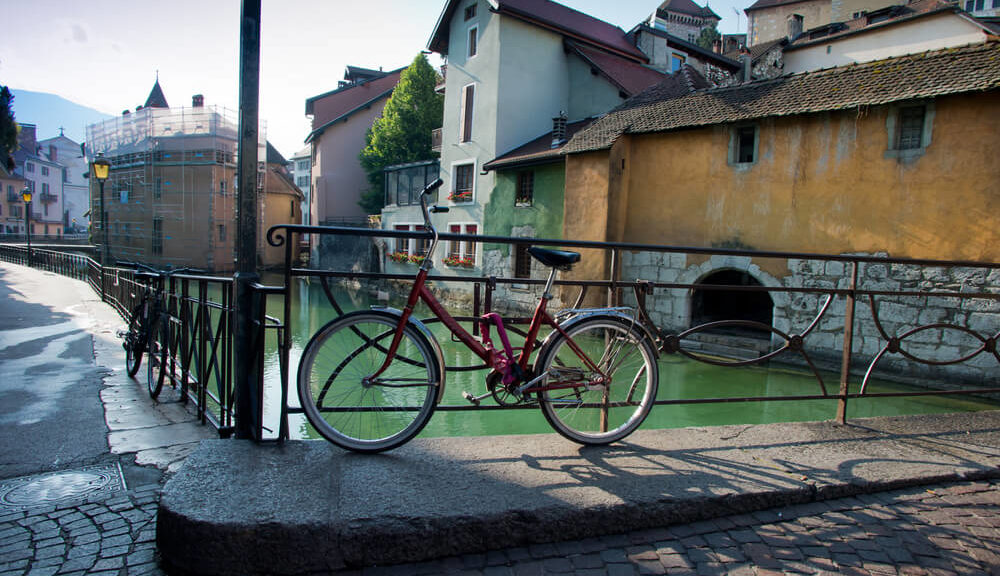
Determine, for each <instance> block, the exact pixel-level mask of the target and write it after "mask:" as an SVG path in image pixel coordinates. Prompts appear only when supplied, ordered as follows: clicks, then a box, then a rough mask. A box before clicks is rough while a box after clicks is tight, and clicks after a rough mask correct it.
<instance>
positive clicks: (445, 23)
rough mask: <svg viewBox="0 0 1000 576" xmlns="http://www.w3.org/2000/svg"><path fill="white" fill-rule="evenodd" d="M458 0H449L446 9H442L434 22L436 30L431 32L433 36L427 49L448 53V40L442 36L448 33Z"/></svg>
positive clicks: (445, 54) (443, 53) (442, 53)
mask: <svg viewBox="0 0 1000 576" xmlns="http://www.w3.org/2000/svg"><path fill="white" fill-rule="evenodd" d="M458 1H459V0H449V1H448V2H447V3H446V4H445V5H444V9H442V10H441V14H440V15H439V16H438V19H437V23H436V24H434V30H433V31H432V32H431V38H430V40H428V41H427V49H428V50H430V51H431V52H437V53H438V54H441V55H443V56H447V55H448V41H447V40H446V39H444V38H442V36H447V35H448V27H449V25H450V23H451V18H452V16H453V15H454V14H455V7H456V5H457V4H458Z"/></svg>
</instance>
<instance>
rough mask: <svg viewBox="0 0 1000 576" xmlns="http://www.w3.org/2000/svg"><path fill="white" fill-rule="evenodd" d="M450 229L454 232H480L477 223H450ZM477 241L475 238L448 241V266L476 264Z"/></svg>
mask: <svg viewBox="0 0 1000 576" xmlns="http://www.w3.org/2000/svg"><path fill="white" fill-rule="evenodd" d="M448 231H449V232H451V233H452V234H470V235H475V234H478V233H479V225H477V224H449V225H448ZM476 244H477V243H476V241H475V240H450V241H449V242H448V257H447V258H445V260H444V263H445V265H448V266H461V267H464V268H471V267H473V266H475V265H476Z"/></svg>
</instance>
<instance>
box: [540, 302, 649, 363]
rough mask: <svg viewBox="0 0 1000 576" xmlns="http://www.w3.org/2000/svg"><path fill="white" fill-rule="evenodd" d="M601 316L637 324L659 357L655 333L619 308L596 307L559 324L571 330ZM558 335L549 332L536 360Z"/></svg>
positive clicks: (556, 332)
mask: <svg viewBox="0 0 1000 576" xmlns="http://www.w3.org/2000/svg"><path fill="white" fill-rule="evenodd" d="M599 318H614V319H615V320H620V321H622V322H625V323H626V324H631V325H633V326H635V327H636V328H637V329H638V330H639V332H640V333H642V334H643V335H644V336H645V337H646V338H649V341H650V343H651V344H652V345H653V354H655V358H659V356H660V351H659V350H658V349H657V347H656V339H655V338H653V335H652V334H650V333H649V330H647V329H646V327H645V326H643V325H642V323H640V322H638V321H636V319H635V318H633V317H632V316H630V315H628V314H625V313H624V312H619V311H617V310H611V309H606V310H605V309H595V310H594V311H586V312H581V313H580V314H576V315H573V316H571V317H570V318H569V320H566V321H565V322H562V323H561V324H559V326H560V327H561V328H562V329H563V330H569V329H570V328H572V327H573V326H575V325H577V324H579V323H580V322H583V321H585V320H594V319H599ZM558 335H559V332H558V331H556V330H553V331H552V332H550V333H549V335H548V336H546V337H545V340H543V341H542V343H541V344H540V345H539V346H538V350H539V353H538V355H537V356H535V360H536V361H537V359H538V358H540V357H541V356H542V353H541V351H542V350H545V349H546V348H547V347H548V346H550V345H551V344H552V340H554V339H555V337H556V336H558ZM536 370H537V368H536Z"/></svg>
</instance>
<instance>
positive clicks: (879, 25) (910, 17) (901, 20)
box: [784, 6, 985, 52]
mask: <svg viewBox="0 0 1000 576" xmlns="http://www.w3.org/2000/svg"><path fill="white" fill-rule="evenodd" d="M945 12H953V13H958V14H959V15H961V9H960V8H959V7H958V6H944V7H941V8H938V9H936V10H931V11H929V12H917V13H915V14H907V15H905V16H899V17H897V18H892V19H890V20H885V21H883V22H876V23H875V24H869V25H868V26H864V27H862V28H856V29H854V30H850V29H849V30H844V31H841V32H835V33H834V34H831V35H829V36H822V37H820V38H816V39H811V40H808V41H805V42H802V43H798V42H792V43H791V44H789V45H788V46H786V47H785V49H784V51H785V52H794V51H795V50H800V49H802V48H809V47H811V46H816V45H819V44H828V43H829V42H831V41H837V40H840V39H841V38H849V37H851V36H856V35H858V34H863V33H865V32H870V31H872V30H881V29H883V28H888V27H891V26H895V25H897V24H905V23H907V22H913V21H914V20H918V19H920V18H923V17H929V16H936V15H938V14H943V13H945ZM977 25H978V26H980V27H982V25H981V24H977ZM826 26H829V25H828V24H827V25H826ZM984 30H985V28H984ZM808 33H809V31H808V30H806V31H805V32H803V33H802V35H803V36H805V35H807V34H808Z"/></svg>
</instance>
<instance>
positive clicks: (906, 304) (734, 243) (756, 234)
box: [564, 41, 1000, 381]
mask: <svg viewBox="0 0 1000 576" xmlns="http://www.w3.org/2000/svg"><path fill="white" fill-rule="evenodd" d="M998 95H1000V43H997V42H995V41H993V42H989V43H986V44H980V45H973V46H967V47H964V48H953V49H946V50H940V51H936V52H927V53H922V54H918V55H913V56H905V57H897V58H891V59H885V60H879V61H875V62H870V63H865V64H855V65H851V66H846V67H841V68H834V69H828V70H821V71H815V72H806V73H803V74H796V75H790V76H783V77H781V78H777V79H774V80H766V81H759V82H753V83H750V84H747V85H743V86H737V87H731V88H720V89H714V90H707V91H699V92H695V93H691V94H688V95H684V96H681V97H679V98H670V99H662V100H659V101H646V102H644V103H639V104H638V105H637V106H635V107H634V108H630V109H622V110H619V111H617V112H615V113H612V114H609V115H608V116H606V117H605V118H602V119H601V120H599V121H597V122H595V123H594V124H593V125H592V126H591V127H590V128H588V129H585V130H583V131H581V132H580V133H578V134H577V136H576V137H575V138H574V139H573V140H572V141H571V142H570V143H569V144H568V145H567V151H568V157H567V167H566V190H567V197H566V203H565V206H566V213H565V220H564V222H565V226H564V228H565V235H566V237H570V238H574V239H581V240H602V241H605V240H606V241H624V242H635V243H642V244H657V245H672V246H701V247H731V248H732V247H739V248H744V249H752V250H763V251H769V250H773V251H782V252H796V253H817V254H859V253H860V254H869V255H883V256H891V257H893V258H916V259H922V258H926V259H935V260H964V261H973V262H985V263H995V262H1000V248H998V247H1000V232H998V230H1000V221H998V217H997V214H996V213H995V210H992V209H991V208H990V207H991V206H993V205H995V204H996V202H997V200H998V196H997V187H996V182H997V178H998V175H1000V172H998V169H997V166H996V163H995V162H993V160H992V159H991V158H986V157H985V156H983V155H982V154H981V153H979V152H977V151H981V150H983V149H984V148H988V147H989V143H990V142H993V141H995V139H996V138H998V137H1000V120H998V119H1000V98H998ZM737 104H738V105H737ZM678 183H683V184H682V185H678ZM622 267H623V272H622V277H623V278H629V279H634V278H642V279H647V280H651V281H654V282H679V283H686V284H698V283H701V282H708V281H709V280H710V279H711V278H712V277H713V276H715V275H717V274H723V273H727V272H730V271H735V272H737V273H739V274H741V275H745V276H746V281H747V282H753V283H756V284H758V285H762V286H767V287H774V288H786V289H787V288H794V287H800V288H801V287H814V288H822V287H824V286H825V287H830V288H835V287H837V286H843V285H845V284H844V282H847V281H848V280H847V279H846V277H845V273H846V269H845V267H844V266H843V264H842V263H837V262H834V263H831V264H830V265H829V266H823V265H822V263H821V264H820V265H819V266H817V265H816V264H815V263H814V262H808V261H804V260H801V259H783V258H772V259H765V258H761V259H758V258H753V259H751V258H749V257H739V258H735V257H718V258H717V257H711V258H708V257H703V256H692V255H684V254H671V255H668V256H666V257H661V256H660V255H657V254H650V253H641V252H637V253H633V254H626V255H625V256H624V262H623V263H622ZM577 269H578V270H579V273H581V275H582V276H583V277H587V278H595V277H596V278H599V277H607V276H608V272H609V270H608V269H607V267H606V263H605V262H604V261H602V260H599V259H593V260H590V261H584V262H581V264H580V265H578V267H577ZM862 278H863V279H864V280H865V281H866V282H870V284H868V286H872V285H875V286H879V287H880V289H884V290H890V291H891V290H898V289H914V290H915V289H918V288H919V289H921V290H937V291H941V292H947V291H953V290H961V291H972V292H979V291H990V290H997V289H1000V272H998V271H996V270H994V271H993V272H990V271H989V270H988V269H986V270H983V269H978V270H977V269H975V268H961V267H959V268H934V269H922V268H920V267H917V266H906V265H896V264H893V265H892V266H889V265H881V266H880V265H877V264H874V265H869V266H866V267H864V270H863V271H862ZM694 292H697V290H695V291H691V290H665V291H661V292H659V293H658V294H657V296H656V297H655V301H656V304H655V305H654V306H653V308H654V315H655V319H656V321H657V322H658V324H659V325H661V326H663V327H664V328H665V329H666V330H668V331H680V330H684V329H687V328H689V327H691V326H692V325H695V324H697V323H698V321H699V319H698V317H697V314H696V313H697V311H698V310H697V306H695V303H694V298H693V293H694ZM771 295H772V298H773V301H772V302H771V304H769V306H768V309H767V310H765V312H766V313H767V315H768V318H769V321H770V322H772V326H773V327H774V328H775V329H777V330H780V331H782V332H784V333H785V334H795V333H798V332H799V331H802V330H804V329H805V328H806V327H807V326H808V325H809V322H810V321H811V320H812V319H813V318H814V317H815V315H816V313H817V310H818V308H819V306H820V305H821V302H818V301H817V300H816V299H815V296H809V297H806V296H800V295H796V294H789V293H787V292H786V293H782V292H772V293H771ZM737 298H738V297H737ZM884 300H886V303H885V304H884V305H883V312H884V314H883V317H882V320H883V323H882V328H884V329H885V330H886V331H887V332H888V333H889V334H902V333H904V332H906V331H907V330H910V329H912V328H914V327H916V326H922V325H929V324H934V323H936V322H942V323H949V324H956V325H960V326H965V327H967V328H968V329H969V330H971V331H973V332H975V333H976V334H980V335H982V336H983V337H984V338H990V337H992V336H993V335H995V334H996V333H997V332H998V330H1000V306H998V302H997V301H995V300H973V301H969V302H965V303H960V304H955V303H954V302H953V301H949V299H948V298H925V299H924V300H923V301H922V302H920V301H917V302H915V301H913V300H912V299H910V300H905V299H898V300H893V299H891V298H888V299H884ZM838 315H839V316H838ZM830 317H832V318H834V319H836V318H838V317H839V319H840V322H841V324H839V326H840V327H842V326H843V324H842V322H843V306H842V304H840V305H839V307H837V308H836V310H834V311H832V312H831V313H830ZM857 322H858V324H857V325H856V331H857V333H858V334H859V335H860V336H859V339H858V340H857V343H858V349H859V351H860V352H861V353H863V354H866V355H869V357H871V356H872V355H874V354H876V353H877V352H878V350H879V347H880V346H881V345H884V344H885V342H884V340H882V339H880V334H881V333H882V332H881V329H880V328H879V327H878V326H876V325H875V324H874V321H873V318H872V316H871V315H869V316H867V317H866V316H864V315H859V317H858V319H857ZM831 324H832V327H827V325H826V324H824V325H823V326H821V327H819V328H817V334H816V337H815V338H812V339H811V340H810V341H809V342H808V346H809V348H808V349H809V350H810V351H812V352H815V353H816V354H817V355H823V354H826V355H828V356H830V357H835V356H837V355H839V353H840V350H841V347H842V342H843V340H842V334H840V333H839V332H838V331H837V330H838V329H839V328H838V325H837V322H835V321H834V322H831ZM922 336H923V337H925V338H924V340H923V341H921V342H920V343H919V344H918V345H916V346H914V347H913V348H912V350H919V352H918V355H919V356H921V357H924V358H930V359H934V360H946V359H952V358H955V357H961V355H962V354H963V353H964V352H968V351H970V350H974V349H975V346H976V340H975V338H964V337H959V338H954V337H953V336H954V334H953V333H949V332H948V331H946V330H927V331H926V333H922ZM958 341H962V343H961V344H959V343H958ZM988 356H989V355H987V357H985V358H984V357H979V358H978V359H977V360H975V361H974V362H970V363H966V364H963V365H961V366H958V367H956V368H954V369H953V371H951V372H949V374H952V375H958V376H960V377H962V378H967V379H969V380H973V381H983V379H984V378H988V377H994V378H995V374H996V371H995V370H996V363H995V358H989V357H988ZM897 360H898V358H897ZM991 360H992V363H991V362H990V361H991ZM903 364H905V362H903ZM917 368H918V369H921V370H923V369H926V371H925V374H927V375H929V377H933V375H934V374H935V372H934V369H933V368H927V367H917ZM917 368H914V367H913V366H907V367H906V368H901V369H917ZM991 370H992V372H991ZM990 374H992V375H993V376H990Z"/></svg>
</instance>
